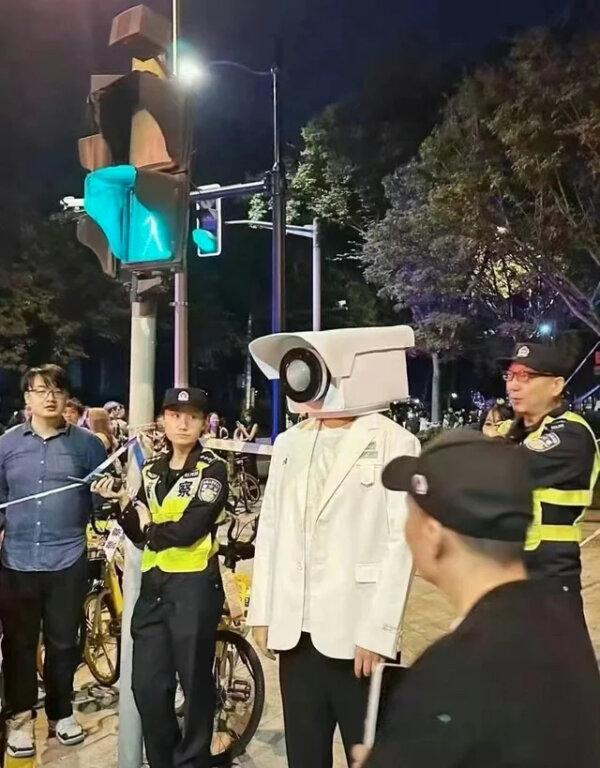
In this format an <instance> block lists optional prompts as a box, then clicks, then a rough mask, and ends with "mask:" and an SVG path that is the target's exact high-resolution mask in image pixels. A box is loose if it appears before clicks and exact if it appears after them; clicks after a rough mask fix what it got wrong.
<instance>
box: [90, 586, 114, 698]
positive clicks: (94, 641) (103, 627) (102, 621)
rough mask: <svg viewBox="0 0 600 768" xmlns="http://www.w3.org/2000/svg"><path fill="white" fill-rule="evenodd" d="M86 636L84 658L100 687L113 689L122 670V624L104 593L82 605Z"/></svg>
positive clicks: (92, 594) (95, 595)
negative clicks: (111, 687)
mask: <svg viewBox="0 0 600 768" xmlns="http://www.w3.org/2000/svg"><path fill="white" fill-rule="evenodd" d="M83 611H84V614H85V623H86V632H85V643H84V646H83V657H84V659H85V662H86V664H87V665H88V667H89V669H90V672H91V673H92V675H93V676H94V678H95V679H96V680H97V681H98V682H99V683H100V685H114V684H115V683H116V682H117V680H118V679H119V672H120V666H121V620H120V619H118V618H117V617H116V615H115V610H114V608H113V605H112V601H111V599H110V595H109V594H108V592H106V591H105V590H102V591H101V592H91V593H90V594H89V595H88V596H87V597H86V598H85V603H84V604H83Z"/></svg>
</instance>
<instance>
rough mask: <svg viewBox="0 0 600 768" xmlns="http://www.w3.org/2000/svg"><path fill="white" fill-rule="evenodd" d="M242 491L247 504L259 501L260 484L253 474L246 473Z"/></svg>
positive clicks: (252, 504)
mask: <svg viewBox="0 0 600 768" xmlns="http://www.w3.org/2000/svg"><path fill="white" fill-rule="evenodd" d="M244 486H245V488H244V492H245V494H246V498H247V500H248V504H249V505H250V506H251V507H252V506H254V505H255V504H258V502H259V501H260V485H259V483H258V480H257V479H256V478H255V477H253V475H249V474H246V477H245V483H244Z"/></svg>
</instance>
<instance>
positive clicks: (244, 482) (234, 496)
mask: <svg viewBox="0 0 600 768" xmlns="http://www.w3.org/2000/svg"><path fill="white" fill-rule="evenodd" d="M232 463H233V467H232V469H231V471H230V479H229V493H230V496H231V502H230V504H231V507H232V511H233V512H234V514H239V513H241V512H245V513H246V514H250V512H251V511H252V507H254V506H255V505H256V504H258V502H259V501H260V495H261V494H260V484H259V482H258V480H257V479H256V478H255V477H254V476H253V475H251V474H250V473H249V472H247V471H246V458H245V457H244V456H234V457H233V460H232Z"/></svg>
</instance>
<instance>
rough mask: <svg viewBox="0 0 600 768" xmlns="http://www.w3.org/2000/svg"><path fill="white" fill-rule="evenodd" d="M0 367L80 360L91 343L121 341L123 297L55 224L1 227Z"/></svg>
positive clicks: (65, 225) (69, 229)
mask: <svg viewBox="0 0 600 768" xmlns="http://www.w3.org/2000/svg"><path fill="white" fill-rule="evenodd" d="M3 231H4V234H5V239H4V253H3V256H2V260H1V262H0V365H1V366H3V367H5V368H9V369H17V370H21V369H23V368H25V367H27V366H28V365H33V364H38V363H40V362H47V361H53V362H56V363H61V364H66V363H68V362H69V361H70V360H73V359H77V358H83V357H86V356H87V353H86V348H87V347H88V346H89V344H90V342H91V341H93V340H94V339H103V340H105V341H109V342H113V343H116V342H117V341H119V340H121V339H123V338H125V337H126V334H127V329H128V314H129V313H128V298H127V293H126V291H125V289H124V288H123V286H121V285H120V284H118V283H116V282H115V281H111V280H109V279H108V278H106V277H105V276H104V274H103V273H102V271H101V269H100V266H99V265H98V263H97V259H96V257H95V256H94V255H93V254H92V253H91V252H90V251H88V250H87V249H85V248H83V247H82V246H80V245H79V244H78V243H77V240H76V238H75V234H74V228H73V224H72V223H69V222H63V221H60V220H46V221H44V220H39V221H36V222H34V223H31V222H29V223H23V224H22V225H20V226H17V225H15V222H12V224H11V225H10V226H9V225H5V226H4V227H3Z"/></svg>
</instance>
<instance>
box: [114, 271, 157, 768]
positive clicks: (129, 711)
mask: <svg viewBox="0 0 600 768" xmlns="http://www.w3.org/2000/svg"><path fill="white" fill-rule="evenodd" d="M153 282H155V281H153V280H138V277H137V275H135V274H134V275H132V284H131V363H130V376H129V429H130V432H131V434H133V433H134V432H135V430H136V429H137V428H138V427H141V426H142V425H143V424H148V423H149V422H151V421H153V420H154V374H155V367H156V299H155V298H154V297H153V296H152V295H150V296H148V294H146V296H144V295H143V293H142V291H143V288H144V287H146V286H151V284H152V283H153ZM134 475H136V476H134ZM140 481H141V476H140V475H139V468H138V467H137V464H136V462H135V459H134V457H133V455H131V454H130V457H129V470H128V477H127V484H128V487H129V488H138V487H139V484H140ZM141 579H142V572H141V552H140V550H139V549H137V548H136V547H134V546H133V544H131V543H130V542H129V541H127V540H126V542H125V568H124V572H123V601H124V612H123V619H122V630H121V675H120V681H121V683H120V687H119V749H118V754H119V768H140V766H141V765H142V762H143V759H142V758H143V755H142V724H141V720H140V716H139V713H138V710H137V707H136V705H135V701H134V698H133V692H132V690H131V671H132V657H133V640H132V638H131V616H132V613H133V607H134V605H135V604H136V602H137V598H138V595H139V593H140V585H141Z"/></svg>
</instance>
